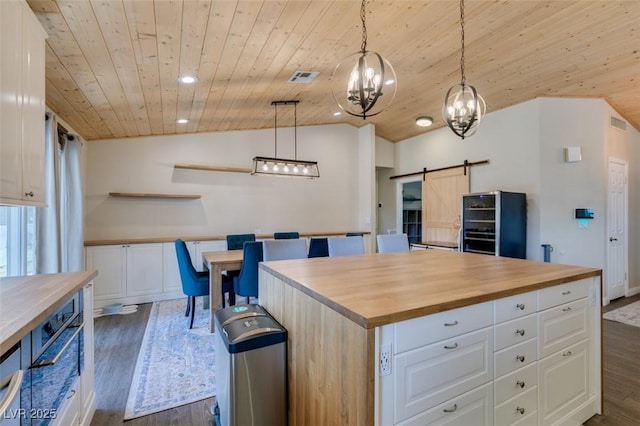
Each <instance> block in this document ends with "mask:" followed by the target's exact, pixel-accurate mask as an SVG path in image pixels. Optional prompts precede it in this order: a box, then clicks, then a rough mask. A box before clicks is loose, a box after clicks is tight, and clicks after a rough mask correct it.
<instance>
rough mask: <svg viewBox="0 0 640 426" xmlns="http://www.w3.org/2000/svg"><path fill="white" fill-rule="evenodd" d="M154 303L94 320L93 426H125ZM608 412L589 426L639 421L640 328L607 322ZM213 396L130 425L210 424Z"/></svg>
mask: <svg viewBox="0 0 640 426" xmlns="http://www.w3.org/2000/svg"><path fill="white" fill-rule="evenodd" d="M636 300H640V295H637V296H634V297H631V298H621V299H618V300H615V301H613V302H612V303H611V304H609V305H608V306H606V307H604V309H603V310H604V311H605V312H606V311H609V310H612V309H615V308H618V307H621V306H624V305H626V304H628V303H631V302H635V301H636ZM150 309H151V304H144V305H140V307H139V310H138V312H136V313H133V314H129V315H112V316H106V317H101V318H97V319H96V320H95V364H96V367H95V368H96V394H97V401H96V405H97V410H96V414H95V416H94V418H93V421H92V422H91V424H92V425H94V426H103V425H104V426H112V425H123V424H125V422H124V421H123V420H122V418H123V416H124V410H125V406H126V403H127V396H128V394H129V386H130V385H131V379H132V377H133V371H134V369H135V365H136V360H137V359H138V351H139V349H140V344H141V343H142V337H143V336H144V330H145V326H146V324H147V319H148V317H149V311H150ZM603 324H604V325H603V332H604V413H603V414H602V415H599V416H594V417H593V418H591V419H590V420H589V421H588V422H586V423H585V426H600V425H607V426H630V425H640V327H633V326H630V325H625V324H621V323H617V322H613V321H606V320H605V321H603ZM212 403H213V398H209V399H206V400H203V401H199V402H195V403H193V404H189V405H185V406H182V407H177V408H174V409H171V410H166V411H163V412H160V413H156V414H152V415H149V416H145V417H140V418H137V419H133V420H129V421H127V422H126V425H127V426H138V425H145V426H146V425H180V426H185V425H190V426H200V425H203V426H209V425H211V424H212V423H211V418H210V415H209V408H210V406H211V404H212Z"/></svg>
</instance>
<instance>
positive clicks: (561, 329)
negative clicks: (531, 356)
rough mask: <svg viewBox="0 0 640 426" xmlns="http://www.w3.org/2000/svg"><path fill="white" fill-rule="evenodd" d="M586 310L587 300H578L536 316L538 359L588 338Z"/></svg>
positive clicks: (587, 310) (587, 306)
mask: <svg viewBox="0 0 640 426" xmlns="http://www.w3.org/2000/svg"><path fill="white" fill-rule="evenodd" d="M588 308H589V303H588V299H580V300H577V301H575V302H571V303H567V304H565V305H561V306H557V307H555V308H551V309H547V310H546V311H544V312H540V313H539V314H538V342H539V350H538V355H539V358H544V357H545V356H547V355H550V354H552V353H554V352H556V351H559V350H561V349H563V348H565V347H567V346H569V345H571V344H573V343H576V342H579V341H580V340H582V339H585V338H587V337H589V315H588V312H589V309H588Z"/></svg>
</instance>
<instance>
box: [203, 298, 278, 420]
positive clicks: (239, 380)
mask: <svg viewBox="0 0 640 426" xmlns="http://www.w3.org/2000/svg"><path fill="white" fill-rule="evenodd" d="M215 327H216V332H215V351H216V354H215V359H216V365H215V372H216V408H215V410H214V420H215V423H216V425H218V426H283V425H286V424H287V346H286V345H287V330H286V329H285V328H284V327H282V326H281V325H280V324H278V322H277V321H276V320H275V319H273V318H272V317H271V316H270V315H269V314H268V313H267V311H266V310H265V309H264V308H262V307H261V306H259V305H236V306H232V307H229V308H225V309H220V310H218V311H217V312H216V313H215Z"/></svg>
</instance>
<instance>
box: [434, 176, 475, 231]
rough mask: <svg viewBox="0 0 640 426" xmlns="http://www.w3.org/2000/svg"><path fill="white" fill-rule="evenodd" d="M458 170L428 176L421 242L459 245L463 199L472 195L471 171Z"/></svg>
mask: <svg viewBox="0 0 640 426" xmlns="http://www.w3.org/2000/svg"><path fill="white" fill-rule="evenodd" d="M464 170H465V168H464V167H456V168H454V169H447V170H441V171H435V172H430V173H427V174H426V179H425V181H424V182H423V183H422V241H423V242H446V243H457V242H458V230H459V229H460V199H461V195H462V194H467V193H469V175H470V173H469V172H470V168H468V167H467V174H466V175H465V173H464Z"/></svg>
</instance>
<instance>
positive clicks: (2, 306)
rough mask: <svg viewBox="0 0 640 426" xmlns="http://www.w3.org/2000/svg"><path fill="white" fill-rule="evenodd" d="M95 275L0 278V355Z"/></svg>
mask: <svg viewBox="0 0 640 426" xmlns="http://www.w3.org/2000/svg"><path fill="white" fill-rule="evenodd" d="M97 275H98V272H97V271H82V272H66V273H62V274H44V275H28V276H24V277H10V278H2V280H0V354H2V353H4V352H5V351H6V350H8V349H10V348H11V347H12V346H13V345H15V344H16V343H17V342H19V341H20V339H22V337H24V336H25V335H26V334H27V333H29V332H30V331H31V330H33V329H34V328H35V327H36V326H37V325H38V324H40V322H42V320H44V319H45V318H46V317H47V316H48V315H49V314H51V313H52V312H54V311H55V310H56V309H57V308H59V307H60V306H62V304H63V303H64V302H66V301H67V300H69V298H70V297H71V296H73V294H74V293H76V292H77V291H78V290H80V289H81V288H82V287H84V286H85V285H86V284H88V283H89V282H90V281H91V280H92V279H93V278H95V277H96V276H97Z"/></svg>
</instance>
